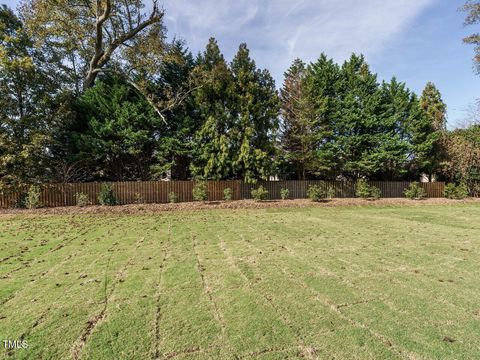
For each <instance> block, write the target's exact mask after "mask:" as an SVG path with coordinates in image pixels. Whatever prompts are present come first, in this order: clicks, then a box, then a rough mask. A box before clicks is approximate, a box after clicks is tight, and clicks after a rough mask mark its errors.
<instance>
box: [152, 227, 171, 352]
mask: <svg viewBox="0 0 480 360" xmlns="http://www.w3.org/2000/svg"><path fill="white" fill-rule="evenodd" d="M172 239H173V234H172V223H171V221H170V223H169V224H168V236H167V243H166V244H165V245H164V246H163V247H162V255H163V256H162V260H161V262H160V266H159V270H158V281H157V293H156V294H155V303H156V309H155V340H154V341H155V344H154V352H153V358H154V359H158V358H160V357H161V347H160V343H161V336H160V321H161V319H162V312H161V305H160V302H161V299H162V297H161V296H162V283H163V270H164V267H165V263H166V261H167V257H168V252H167V249H166V246H168V245H169V244H171V242H172Z"/></svg>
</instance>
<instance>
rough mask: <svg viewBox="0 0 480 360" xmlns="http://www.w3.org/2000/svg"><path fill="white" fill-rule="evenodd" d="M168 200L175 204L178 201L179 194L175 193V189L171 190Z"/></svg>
mask: <svg viewBox="0 0 480 360" xmlns="http://www.w3.org/2000/svg"><path fill="white" fill-rule="evenodd" d="M168 201H169V202H170V203H171V204H175V203H176V202H178V196H177V194H175V193H174V192H173V191H172V192H170V193H169V194H168Z"/></svg>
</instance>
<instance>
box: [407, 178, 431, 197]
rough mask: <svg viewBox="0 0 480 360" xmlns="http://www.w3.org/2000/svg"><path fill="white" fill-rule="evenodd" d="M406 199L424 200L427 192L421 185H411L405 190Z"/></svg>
mask: <svg viewBox="0 0 480 360" xmlns="http://www.w3.org/2000/svg"><path fill="white" fill-rule="evenodd" d="M405 197H406V198H408V199H410V200H423V199H425V198H426V197H427V192H426V191H425V189H424V188H423V187H422V186H421V185H420V184H419V183H416V182H414V183H411V184H410V185H409V186H408V188H407V189H405Z"/></svg>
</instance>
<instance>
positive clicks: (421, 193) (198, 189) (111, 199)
mask: <svg viewBox="0 0 480 360" xmlns="http://www.w3.org/2000/svg"><path fill="white" fill-rule="evenodd" d="M40 193H41V189H40V186H38V185H32V186H30V189H29V191H28V192H27V193H26V194H25V195H24V196H23V197H22V198H21V200H20V203H19V204H17V206H18V207H27V208H29V209H35V208H39V207H41V205H42V204H41V202H40ZM251 195H252V198H253V199H254V200H255V201H265V200H267V199H268V195H269V192H268V190H267V189H266V188H265V187H264V186H263V185H261V186H259V187H258V188H256V189H253V190H252V191H251ZM335 195H336V194H335V189H334V188H333V187H331V186H327V187H320V186H318V185H311V186H310V187H309V188H308V189H307V196H308V198H309V199H310V200H312V201H314V202H319V201H325V200H331V199H333V198H334V197H335ZM355 195H356V196H357V197H359V198H362V199H368V200H378V199H379V198H380V197H381V195H382V194H381V191H380V189H379V188H378V187H376V186H373V185H370V184H368V182H367V181H366V180H363V179H360V180H358V181H357V184H356V187H355ZM192 196H193V199H194V200H195V201H207V200H208V189H207V183H206V182H204V181H200V182H197V183H195V186H194V187H193V190H192ZM468 196H469V192H468V188H467V186H466V185H464V184H461V185H458V186H456V185H454V184H448V185H446V187H445V197H446V198H448V199H455V200H462V199H465V198H467V197H468ZM280 197H281V199H282V200H287V199H289V197H290V190H289V189H287V188H283V189H281V190H280ZM405 197H406V198H408V199H412V200H422V199H425V198H426V197H427V193H426V191H425V189H424V188H423V187H422V186H421V185H420V184H419V183H411V184H410V186H409V187H408V188H407V189H406V190H405ZM97 199H98V202H99V204H100V205H104V206H115V205H117V204H118V200H117V198H116V196H115V193H114V190H113V187H112V186H111V185H110V184H103V185H102V187H101V189H100V192H99V194H98V198H97ZM223 199H224V200H225V201H232V199H233V191H232V189H231V188H226V189H224V191H223ZM168 200H169V202H170V203H176V202H178V196H177V194H176V193H175V192H170V193H169V194H168ZM75 201H76V204H77V206H80V207H83V206H87V205H90V200H89V197H88V195H87V194H85V193H76V194H75ZM144 202H145V200H144V199H143V197H142V196H141V194H139V193H137V194H135V203H137V204H142V203H144Z"/></svg>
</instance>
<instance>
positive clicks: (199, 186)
mask: <svg viewBox="0 0 480 360" xmlns="http://www.w3.org/2000/svg"><path fill="white" fill-rule="evenodd" d="M192 195H193V200H195V201H207V200H208V185H207V182H206V181H197V182H195V185H194V186H193V190H192Z"/></svg>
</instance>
